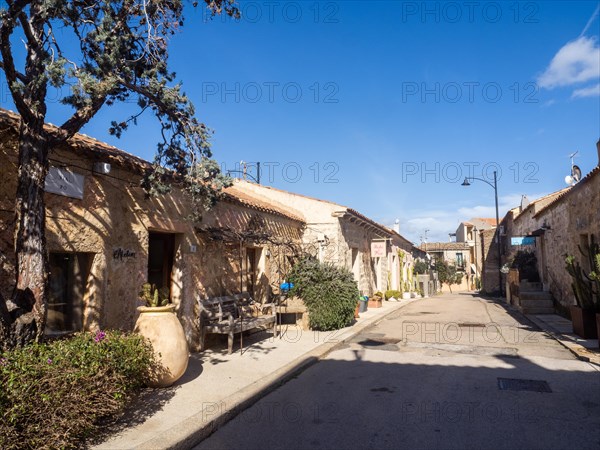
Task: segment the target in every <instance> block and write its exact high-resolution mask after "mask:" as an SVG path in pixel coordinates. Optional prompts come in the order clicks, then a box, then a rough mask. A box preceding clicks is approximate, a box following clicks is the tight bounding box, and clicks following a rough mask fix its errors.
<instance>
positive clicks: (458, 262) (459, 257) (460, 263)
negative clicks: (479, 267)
mask: <svg viewBox="0 0 600 450" xmlns="http://www.w3.org/2000/svg"><path fill="white" fill-rule="evenodd" d="M456 266H457V267H458V268H463V269H464V267H465V261H464V259H463V254H462V253H457V254H456Z"/></svg>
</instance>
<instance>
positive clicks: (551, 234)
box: [535, 166, 600, 313]
mask: <svg viewBox="0 0 600 450" xmlns="http://www.w3.org/2000/svg"><path fill="white" fill-rule="evenodd" d="M535 219H536V220H537V221H538V223H542V224H545V225H546V226H547V227H548V230H547V231H546V232H545V233H544V235H543V238H542V242H541V246H540V247H541V248H540V253H541V257H540V258H538V261H542V262H543V263H542V264H543V273H544V275H545V278H546V280H547V283H548V285H549V290H550V292H551V293H552V295H553V297H554V299H555V300H556V301H557V303H556V306H557V307H558V310H559V312H563V313H566V310H567V308H568V306H570V305H573V304H575V299H574V296H573V292H572V290H571V282H572V280H571V277H570V276H569V274H568V273H567V271H566V269H565V256H566V255H574V256H575V258H576V259H577V260H578V261H580V263H581V264H582V268H583V269H584V270H586V271H589V270H590V269H591V268H590V267H589V265H588V264H587V259H586V258H584V257H583V256H582V255H581V253H580V252H579V249H578V246H580V245H581V246H583V245H584V244H585V243H586V242H589V240H590V238H591V236H592V235H593V236H594V238H595V240H596V242H599V241H600V166H599V167H596V168H595V169H594V171H592V172H591V173H590V174H589V175H588V176H587V177H586V178H584V179H583V180H582V181H581V182H580V183H579V184H577V185H575V186H574V187H573V188H572V189H571V190H570V191H569V193H567V194H565V195H563V196H562V197H560V198H559V199H558V200H556V201H555V202H554V203H552V204H551V205H550V206H548V207H547V208H545V209H543V210H541V211H540V213H539V214H538V215H537V216H536V217H535ZM539 240H540V239H538V241H539Z"/></svg>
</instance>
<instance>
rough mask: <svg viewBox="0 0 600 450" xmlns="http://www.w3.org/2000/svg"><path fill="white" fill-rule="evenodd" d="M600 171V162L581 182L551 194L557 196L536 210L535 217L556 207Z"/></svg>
mask: <svg viewBox="0 0 600 450" xmlns="http://www.w3.org/2000/svg"><path fill="white" fill-rule="evenodd" d="M599 173H600V164H599V165H597V166H596V167H595V168H594V169H592V170H591V171H590V172H589V173H588V174H587V175H586V176H585V177H583V178H582V179H581V181H579V183H577V184H576V185H575V186H569V187H568V188H565V189H561V190H560V191H558V192H555V193H554V194H551V195H556V194H558V195H556V198H554V199H552V201H550V202H549V203H548V204H547V205H545V206H544V207H543V208H542V209H540V210H539V211H538V212H536V213H535V214H534V215H533V217H538V216H539V215H540V214H541V213H542V212H545V211H547V210H548V209H550V208H552V207H554V206H555V205H557V204H558V203H559V202H560V201H562V199H563V198H565V197H567V196H568V195H570V194H571V193H572V192H575V191H577V190H578V189H579V187H580V186H582V185H584V184H585V183H587V182H588V181H589V180H590V179H592V178H593V177H595V176H597V175H598V174H599Z"/></svg>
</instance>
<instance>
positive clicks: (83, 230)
mask: <svg viewBox="0 0 600 450" xmlns="http://www.w3.org/2000/svg"><path fill="white" fill-rule="evenodd" d="M0 119H1V121H2V125H3V126H2V131H1V132H0V177H1V178H2V183H0V291H1V292H2V294H3V295H4V296H5V297H10V295H11V293H12V288H13V285H14V280H15V275H14V250H13V249H14V247H13V245H14V244H13V238H14V226H15V224H14V206H15V205H14V202H15V193H16V183H17V179H16V175H17V151H16V150H17V135H16V132H15V131H14V130H15V128H14V121H15V120H16V119H15V118H14V117H12V116H10V115H7V114H6V113H3V114H2V115H1V116H0ZM111 155H112V156H111ZM97 161H104V162H110V163H111V165H112V168H111V171H110V173H109V174H97V173H94V172H93V170H92V167H93V163H94V162H97ZM144 164H148V163H145V162H144V161H141V160H138V159H137V158H135V157H133V156H131V155H127V154H126V153H124V152H121V151H119V150H118V149H115V148H112V147H109V146H107V145H106V144H103V143H99V142H97V141H94V140H92V139H90V138H87V137H82V136H76V137H75V138H74V139H73V142H72V143H70V145H69V146H63V147H61V148H57V149H54V150H53V151H52V153H51V165H52V166H54V167H65V168H68V169H70V170H72V171H73V172H75V173H77V174H80V175H83V177H84V195H83V199H78V198H71V197H66V196H64V195H56V194H52V193H48V192H46V194H45V201H46V215H47V230H46V237H47V248H48V251H49V253H50V255H51V256H52V255H53V254H54V255H56V256H55V257H58V258H59V259H60V257H61V255H65V257H70V256H69V255H75V258H76V259H77V261H78V262H79V266H78V267H79V269H78V272H77V273H78V274H79V275H80V276H83V277H84V278H85V279H83V280H81V281H82V289H81V299H79V302H80V306H79V307H80V309H81V314H80V316H81V318H80V319H81V321H80V324H79V325H78V326H77V327H76V328H83V329H86V330H95V329H99V328H112V329H123V330H131V329H132V328H133V325H134V323H135V320H136V318H137V310H136V307H137V306H139V305H140V301H139V299H138V292H139V290H140V287H141V285H142V284H143V283H144V282H146V281H147V280H148V277H149V264H150V263H149V241H150V239H155V240H156V239H158V240H159V241H160V239H163V238H164V239H165V241H169V242H170V247H168V248H169V252H171V254H170V255H163V257H164V258H166V259H170V264H169V265H170V268H171V269H172V270H171V271H170V273H169V274H167V276H168V282H169V284H170V286H169V287H170V296H171V301H172V302H173V303H174V304H176V305H177V314H178V316H179V318H180V320H181V322H182V324H183V326H184V329H185V332H186V336H187V339H188V343H189V344H190V347H191V348H192V349H197V346H198V320H197V305H196V302H197V299H198V297H199V296H200V297H208V296H215V295H225V294H229V293H234V292H240V290H246V289H247V288H248V286H250V284H249V283H250V282H251V281H252V283H253V289H254V291H255V297H256V299H257V300H265V299H267V298H268V297H269V295H270V292H271V290H272V289H273V287H275V286H278V285H279V283H280V282H281V280H282V278H283V271H284V269H285V267H284V266H285V265H286V264H287V261H288V259H287V256H286V254H285V253H286V251H285V250H284V248H285V247H283V246H281V245H279V243H281V242H284V243H288V244H293V245H299V243H300V239H301V236H302V232H303V227H304V224H303V221H302V219H301V218H299V217H296V216H294V215H292V214H287V213H286V212H285V211H281V210H278V209H277V208H276V207H268V206H265V205H262V204H260V203H259V202H257V204H253V203H252V201H251V198H249V197H247V196H246V197H244V198H240V197H239V196H236V194H237V193H236V192H232V193H230V194H229V195H228V197H226V199H225V200H224V201H221V202H219V203H218V204H217V206H216V207H215V208H213V209H212V210H211V211H210V212H209V213H206V214H205V215H204V218H203V219H202V222H201V223H193V222H192V221H191V220H189V219H188V216H189V213H190V210H191V209H190V208H191V206H190V203H189V202H188V201H187V200H186V197H185V195H184V194H182V193H181V192H180V191H178V190H177V189H174V190H173V192H172V193H170V194H168V195H164V196H161V197H159V198H152V199H149V198H146V196H145V195H144V192H143V191H142V189H141V188H140V187H139V186H140V183H139V182H140V179H141V174H140V171H139V168H140V166H143V165H144ZM136 168H137V169H138V170H136ZM209 228H219V229H221V230H231V231H234V232H237V233H238V234H239V233H240V232H245V231H247V230H250V229H260V231H261V233H263V234H265V233H266V234H268V235H270V236H272V237H273V239H272V242H252V241H247V242H240V241H239V240H235V239H233V240H232V239H225V240H221V238H222V237H220V238H218V239H217V240H215V238H216V237H215V236H214V233H213V234H211V233H210V232H207V231H199V230H200V229H204V230H206V229H209ZM164 248H167V247H164ZM249 255H250V256H251V258H252V261H251V262H250V259H249ZM250 266H252V267H250ZM251 269H252V270H253V271H254V272H253V273H251ZM50 276H51V282H52V277H53V274H51V275H50ZM54 276H56V274H54ZM249 277H252V280H250V279H249Z"/></svg>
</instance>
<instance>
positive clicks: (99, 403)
mask: <svg viewBox="0 0 600 450" xmlns="http://www.w3.org/2000/svg"><path fill="white" fill-rule="evenodd" d="M153 366H154V359H153V356H152V348H151V346H150V344H149V343H148V342H147V341H145V340H144V339H143V338H142V337H140V336H138V335H133V334H123V333H119V332H108V331H107V332H104V331H99V332H97V333H95V334H92V333H79V334H76V335H75V336H73V337H70V338H68V339H61V340H56V341H53V342H50V343H44V344H37V343H34V344H31V345H28V346H26V347H24V348H18V349H14V350H11V351H7V352H4V353H1V354H0V386H2V389H0V448H2V449H16V448H75V447H78V446H80V445H81V443H82V442H83V440H85V439H86V438H89V437H92V436H94V435H95V434H96V433H97V432H98V429H99V421H100V420H101V419H105V418H108V417H110V418H114V417H115V415H117V414H118V413H119V412H120V411H122V409H123V408H124V406H125V405H126V403H127V401H128V400H129V399H130V398H131V396H132V395H133V394H134V393H135V392H137V391H139V390H140V389H141V388H142V387H143V386H144V384H145V380H146V379H147V377H148V374H149V373H150V372H149V371H150V369H151V368H152V367H153Z"/></svg>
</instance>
